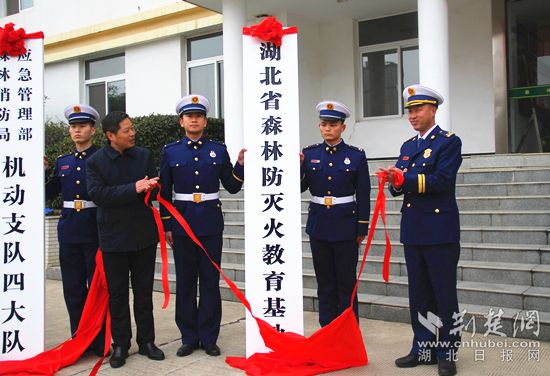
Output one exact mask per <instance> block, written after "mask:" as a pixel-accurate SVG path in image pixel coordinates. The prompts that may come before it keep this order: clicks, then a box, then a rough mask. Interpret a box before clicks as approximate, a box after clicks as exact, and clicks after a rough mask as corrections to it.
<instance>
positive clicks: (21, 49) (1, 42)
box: [0, 22, 44, 56]
mask: <svg viewBox="0 0 550 376" xmlns="http://www.w3.org/2000/svg"><path fill="white" fill-rule="evenodd" d="M37 38H44V33H43V32H41V31H38V32H36V33H30V34H27V33H26V32H25V30H24V29H22V28H20V29H17V30H15V25H14V24H13V23H12V22H10V23H7V24H6V25H5V26H4V27H0V56H4V55H6V54H7V55H9V56H19V55H23V54H24V53H26V52H27V48H26V47H25V39H37Z"/></svg>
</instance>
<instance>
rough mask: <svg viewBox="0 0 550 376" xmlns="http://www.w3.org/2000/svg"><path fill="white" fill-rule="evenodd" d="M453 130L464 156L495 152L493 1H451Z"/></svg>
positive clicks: (450, 35) (450, 43)
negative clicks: (459, 139) (459, 140)
mask: <svg viewBox="0 0 550 376" xmlns="http://www.w3.org/2000/svg"><path fill="white" fill-rule="evenodd" d="M449 52H450V53H449V55H450V56H449V58H450V78H451V79H450V94H451V98H450V101H451V103H452V106H451V119H452V120H451V121H452V127H451V128H452V130H453V132H455V133H456V134H457V135H458V136H459V137H460V138H461V139H462V153H465V154H470V153H493V152H495V115H494V114H495V104H494V103H495V95H494V89H493V57H492V16H491V0H451V1H449Z"/></svg>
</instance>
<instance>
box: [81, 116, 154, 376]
mask: <svg viewBox="0 0 550 376" xmlns="http://www.w3.org/2000/svg"><path fill="white" fill-rule="evenodd" d="M102 127H103V132H104V133H105V136H106V137H107V139H108V141H109V144H108V145H106V146H105V147H103V148H102V149H100V150H99V151H98V152H96V153H95V154H94V155H93V156H92V158H90V159H89V160H88V164H87V184H88V193H89V195H90V197H91V198H92V200H93V201H94V202H95V203H96V205H97V206H98V209H97V225H98V229H99V247H100V249H101V251H102V252H103V263H104V266H105V276H106V278H107V286H108V290H109V310H110V312H111V329H112V337H113V354H112V356H111V358H110V360H109V362H110V364H111V367H113V368H118V367H121V366H123V365H124V363H125V359H126V358H127V357H128V349H129V348H130V339H131V338H132V329H131V326H130V307H129V293H128V288H129V285H128V277H130V279H131V281H132V291H133V293H134V317H135V320H136V325H137V338H136V340H137V344H138V346H139V353H140V354H142V355H147V356H148V357H149V358H150V359H153V360H163V359H164V353H163V352H162V350H160V349H159V348H158V347H157V346H155V342H154V341H155V327H154V321H153V297H152V293H153V279H154V274H155V259H156V251H157V243H158V234H157V229H156V225H155V220H154V217H153V213H152V212H151V209H150V208H148V207H147V205H145V203H144V201H143V199H144V196H145V194H146V193H147V192H148V191H150V190H151V189H153V188H154V187H155V185H156V183H157V180H158V178H157V177H156V176H157V171H156V168H155V165H154V162H153V158H152V155H151V152H150V151H149V150H147V149H144V148H140V147H137V146H135V135H136V131H135V129H134V127H133V125H132V121H131V119H130V117H129V116H128V115H127V114H125V113H124V112H120V111H113V112H111V113H109V114H108V115H107V116H106V117H105V118H104V119H103V121H102Z"/></svg>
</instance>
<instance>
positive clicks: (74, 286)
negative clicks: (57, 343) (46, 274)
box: [59, 243, 105, 348]
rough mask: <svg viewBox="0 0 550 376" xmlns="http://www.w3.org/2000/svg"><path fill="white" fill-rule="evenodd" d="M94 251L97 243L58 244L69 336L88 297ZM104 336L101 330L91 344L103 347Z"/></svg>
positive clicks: (74, 331) (93, 267)
mask: <svg viewBox="0 0 550 376" xmlns="http://www.w3.org/2000/svg"><path fill="white" fill-rule="evenodd" d="M96 251H97V243H84V244H68V243H60V244H59V265H60V267H61V282H62V284H63V297H64V298H65V305H66V306H67V311H68V313H69V321H70V324H71V336H74V335H75V333H76V329H77V328H78V324H79V323H80V318H81V316H82V311H83V310H84V304H85V303H86V298H87V297H88V289H89V287H90V284H91V283H92V278H93V276H94V271H95V254H96ZM104 338H105V331H104V330H102V331H101V332H100V333H99V335H98V336H97V337H96V339H95V340H94V342H93V345H94V346H96V347H98V348H103V343H104Z"/></svg>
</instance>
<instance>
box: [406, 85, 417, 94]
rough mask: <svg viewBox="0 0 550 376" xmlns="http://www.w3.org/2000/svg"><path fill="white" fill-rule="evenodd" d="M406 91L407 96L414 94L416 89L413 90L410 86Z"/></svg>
mask: <svg viewBox="0 0 550 376" xmlns="http://www.w3.org/2000/svg"><path fill="white" fill-rule="evenodd" d="M407 92H408V93H409V96H413V95H415V94H416V91H415V90H414V88H412V87H410V88H409V89H408V90H407Z"/></svg>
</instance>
